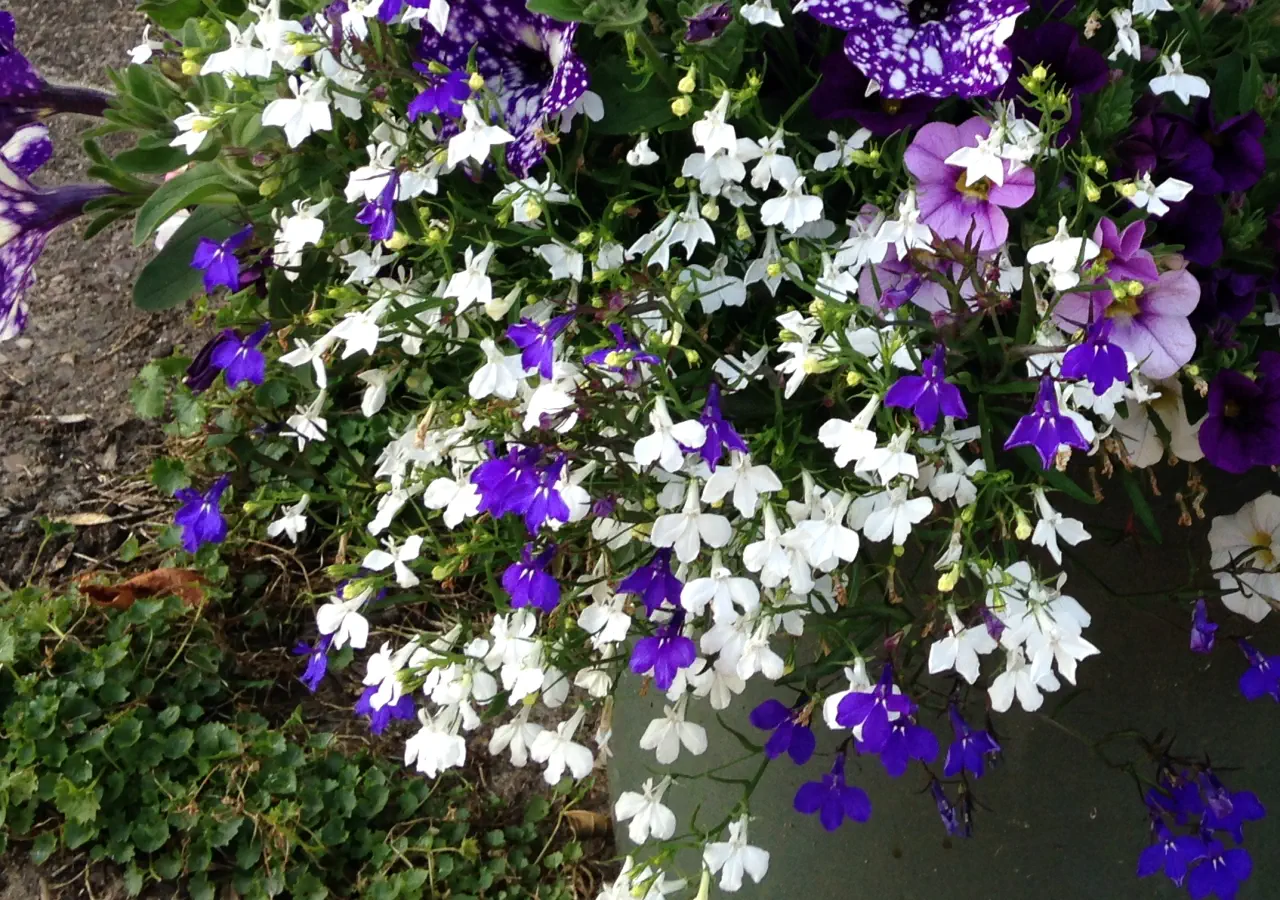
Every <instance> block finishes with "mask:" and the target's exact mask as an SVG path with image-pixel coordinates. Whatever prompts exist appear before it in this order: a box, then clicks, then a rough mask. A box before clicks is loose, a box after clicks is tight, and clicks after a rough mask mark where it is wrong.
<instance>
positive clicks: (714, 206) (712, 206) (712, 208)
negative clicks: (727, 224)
mask: <svg viewBox="0 0 1280 900" xmlns="http://www.w3.org/2000/svg"><path fill="white" fill-rule="evenodd" d="M700 212H701V213H702V217H703V218H704V219H707V220H708V221H711V222H714V221H715V220H716V219H718V218H720V204H719V203H716V198H715V197H708V198H707V202H706V203H704V204H702V209H701V210H700Z"/></svg>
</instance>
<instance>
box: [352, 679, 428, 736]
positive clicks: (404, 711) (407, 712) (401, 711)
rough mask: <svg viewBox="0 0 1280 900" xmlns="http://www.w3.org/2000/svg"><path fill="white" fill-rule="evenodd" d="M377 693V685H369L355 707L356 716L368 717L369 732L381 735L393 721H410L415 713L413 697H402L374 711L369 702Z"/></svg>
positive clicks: (407, 695) (406, 695) (405, 695)
mask: <svg viewBox="0 0 1280 900" xmlns="http://www.w3.org/2000/svg"><path fill="white" fill-rule="evenodd" d="M377 692H378V685H376V684H371V685H369V686H368V687H367V688H365V689H364V691H363V693H361V694H360V699H359V700H357V701H356V707H355V713H356V715H357V716H368V717H369V730H370V731H371V732H373V733H374V734H382V732H384V731H386V730H387V726H388V725H390V724H391V723H392V721H394V720H395V719H402V720H404V721H409V720H411V719H412V718H413V717H414V715H415V713H416V712H417V710H416V708H415V707H414V705H413V697H412V696H410V695H409V694H404V695H402V696H401V697H400V699H399V700H397V701H396V702H395V703H384V704H383V705H382V706H381V707H380V708H378V709H374V708H373V704H372V703H371V702H370V701H371V700H372V699H373V695H374V694H376V693H377Z"/></svg>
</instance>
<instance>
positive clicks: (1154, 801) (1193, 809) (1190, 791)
mask: <svg viewBox="0 0 1280 900" xmlns="http://www.w3.org/2000/svg"><path fill="white" fill-rule="evenodd" d="M1156 781H1157V786H1156V787H1152V788H1148V789H1147V795H1146V804H1147V808H1148V809H1149V810H1150V811H1151V813H1152V814H1153V815H1156V816H1159V815H1162V814H1167V815H1171V816H1173V820H1174V821H1175V822H1176V823H1177V824H1179V825H1186V824H1187V823H1188V822H1189V821H1190V820H1191V819H1193V818H1195V817H1197V816H1200V815H1203V814H1204V810H1205V806H1204V798H1203V797H1202V796H1201V795H1200V786H1199V782H1198V780H1197V778H1196V775H1195V773H1193V772H1191V771H1189V770H1186V769H1184V770H1182V771H1181V772H1175V771H1174V770H1173V769H1172V768H1170V767H1168V766H1167V765H1166V766H1164V767H1163V768H1162V769H1161V770H1160V773H1159V775H1158V777H1157V779H1156Z"/></svg>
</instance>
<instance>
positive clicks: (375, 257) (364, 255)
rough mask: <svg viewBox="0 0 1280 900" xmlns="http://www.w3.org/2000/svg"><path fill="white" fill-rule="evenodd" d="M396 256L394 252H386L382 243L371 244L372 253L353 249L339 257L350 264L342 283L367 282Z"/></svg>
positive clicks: (376, 275)
mask: <svg viewBox="0 0 1280 900" xmlns="http://www.w3.org/2000/svg"><path fill="white" fill-rule="evenodd" d="M395 258H396V255H395V254H394V253H387V252H386V250H384V249H383V246H382V244H380V243H379V244H375V245H374V246H373V253H369V251H368V250H355V251H353V252H351V253H347V254H345V255H343V256H342V257H341V259H342V261H343V262H344V263H346V264H347V265H348V266H350V268H351V271H350V272H349V273H347V280H346V281H344V282H343V284H368V283H369V282H371V281H373V280H374V279H375V278H377V277H378V273H379V272H381V271H382V269H383V268H384V267H385V266H386V265H387V264H388V263H390V262H392V261H393V260H394V259H395Z"/></svg>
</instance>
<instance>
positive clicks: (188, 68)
mask: <svg viewBox="0 0 1280 900" xmlns="http://www.w3.org/2000/svg"><path fill="white" fill-rule="evenodd" d="M182 74H183V75H199V74H200V63H198V62H196V61H195V60H194V59H188V60H186V61H185V62H184V63H183V64H182Z"/></svg>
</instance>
